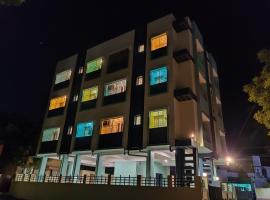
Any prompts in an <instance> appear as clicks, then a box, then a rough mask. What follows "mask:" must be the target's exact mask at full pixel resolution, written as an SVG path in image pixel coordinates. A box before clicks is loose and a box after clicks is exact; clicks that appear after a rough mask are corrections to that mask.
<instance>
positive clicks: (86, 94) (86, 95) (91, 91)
mask: <svg viewBox="0 0 270 200" xmlns="http://www.w3.org/2000/svg"><path fill="white" fill-rule="evenodd" d="M97 96H98V86H94V87H91V88H87V89H84V90H83V93H82V102H85V101H91V100H94V99H97Z"/></svg>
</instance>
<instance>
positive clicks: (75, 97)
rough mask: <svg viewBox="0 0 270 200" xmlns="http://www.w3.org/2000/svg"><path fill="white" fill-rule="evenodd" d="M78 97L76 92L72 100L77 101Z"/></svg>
mask: <svg viewBox="0 0 270 200" xmlns="http://www.w3.org/2000/svg"><path fill="white" fill-rule="evenodd" d="M78 98H79V95H78V94H76V95H74V97H73V102H77V101H78Z"/></svg>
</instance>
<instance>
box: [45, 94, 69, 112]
mask: <svg viewBox="0 0 270 200" xmlns="http://www.w3.org/2000/svg"><path fill="white" fill-rule="evenodd" d="M60 98H64V99H65V101H64V105H63V106H52V100H54V99H60ZM62 103H63V102H62ZM58 104H59V103H58ZM66 104H67V95H63V96H58V97H52V98H51V99H50V101H49V109H48V110H49V111H52V110H56V109H59V108H65V107H66ZM52 107H53V108H52Z"/></svg>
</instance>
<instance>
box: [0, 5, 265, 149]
mask: <svg viewBox="0 0 270 200" xmlns="http://www.w3.org/2000/svg"><path fill="white" fill-rule="evenodd" d="M87 2H88V3H87ZM109 2H110V3H109ZM123 2H124V3H123ZM123 2H117V1H101V0H99V1H95V0H91V1H78V0H76V1H75V0H74V1H56V0H46V1H40V0H32V1H31V0H26V3H25V4H24V5H22V6H21V7H6V6H0V25H1V27H0V51H1V52H0V68H1V72H0V85H1V87H0V88H1V99H0V113H16V114H20V115H23V116H25V117H26V118H27V119H29V120H31V121H32V122H33V123H37V124H39V125H41V121H42V119H43V116H44V112H45V108H46V105H47V102H48V95H49V90H50V84H51V81H52V78H53V73H54V69H55V64H56V61H57V60H59V59H62V58H65V57H67V56H70V55H72V54H74V53H77V52H79V51H80V49H83V48H89V47H91V46H94V45H96V44H98V43H100V42H103V41H105V40H108V39H110V38H113V37H115V36H117V35H119V34H121V33H124V32H127V31H129V30H131V29H133V28H134V27H136V26H138V25H141V24H145V23H147V22H149V21H151V20H154V19H157V18H159V17H162V16H164V15H166V14H168V13H170V12H172V13H174V14H175V16H176V17H179V18H180V17H183V16H190V17H191V18H192V19H193V20H195V21H196V22H197V24H198V25H199V28H200V30H201V32H202V34H203V36H204V40H205V44H206V45H207V49H208V50H209V51H210V52H212V53H213V55H214V57H215V59H216V61H217V64H218V73H219V76H220V89H221V99H222V103H223V115H224V121H225V129H226V133H227V135H228V137H227V140H228V144H229V148H230V149H232V148H233V147H238V148H240V149H242V150H243V149H246V148H248V147H251V146H253V151H254V152H255V153H256V152H257V150H256V149H258V148H260V147H262V146H264V145H266V144H267V143H268V145H269V143H270V142H269V140H270V138H267V137H266V136H265V135H266V131H265V130H263V128H260V126H258V124H256V122H255V121H254V120H253V119H252V117H249V114H250V113H252V105H251V104H249V103H248V102H247V96H246V94H244V93H243V92H242V86H243V85H244V84H245V83H248V82H249V81H250V80H251V78H252V77H253V76H254V75H256V73H258V71H259V70H260V69H261V68H260V66H261V64H260V63H258V61H257V60H256V52H257V51H258V50H260V49H262V48H267V47H269V46H270V25H269V19H270V12H269V10H270V1H267V0H265V1H264V0H260V1H246V0H239V1H237V0H236V1H232V0H228V1H224V2H226V3H221V1H211V2H210V1H209V2H208V1H205V0H204V1H194V2H192V1H181V0H175V1H170V0H166V1H165V0H163V1H158V0H156V1H148V0H144V1H123ZM135 2H136V3H135ZM251 2H253V3H251ZM244 124H246V126H244ZM239 134H240V135H241V136H239Z"/></svg>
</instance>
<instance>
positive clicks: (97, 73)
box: [84, 69, 101, 81]
mask: <svg viewBox="0 0 270 200" xmlns="http://www.w3.org/2000/svg"><path fill="white" fill-rule="evenodd" d="M100 74H101V69H99V70H96V71H93V72H90V73H87V74H85V78H84V79H85V80H86V81H88V80H92V79H95V78H98V77H100Z"/></svg>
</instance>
